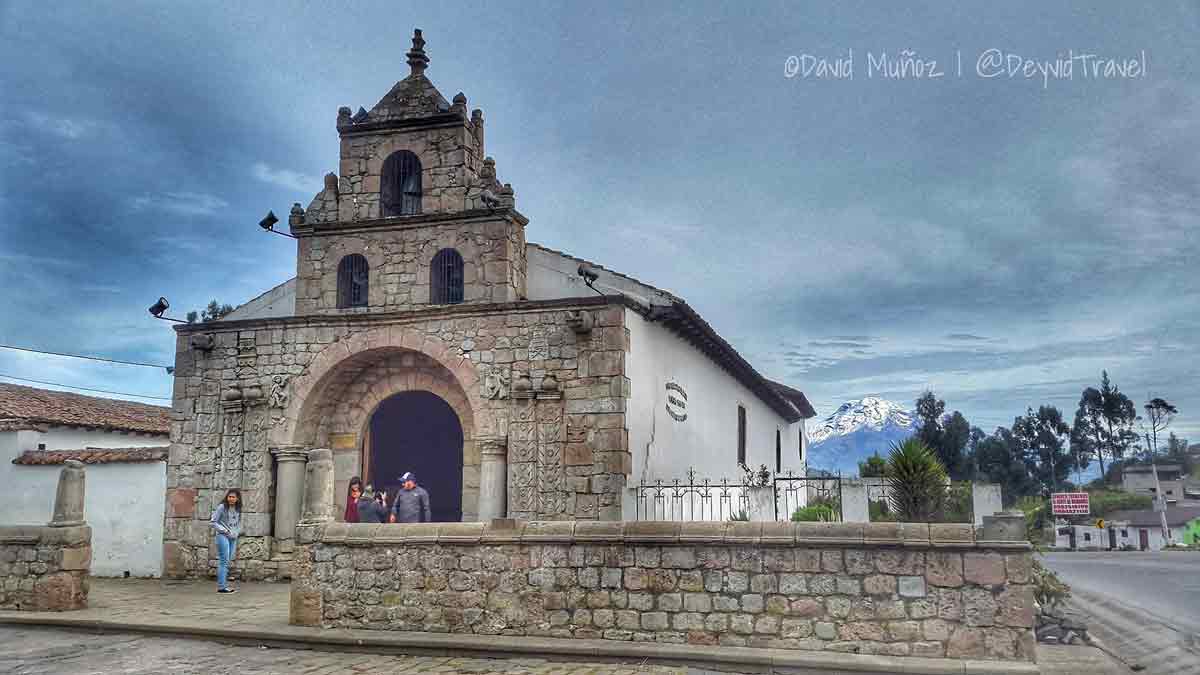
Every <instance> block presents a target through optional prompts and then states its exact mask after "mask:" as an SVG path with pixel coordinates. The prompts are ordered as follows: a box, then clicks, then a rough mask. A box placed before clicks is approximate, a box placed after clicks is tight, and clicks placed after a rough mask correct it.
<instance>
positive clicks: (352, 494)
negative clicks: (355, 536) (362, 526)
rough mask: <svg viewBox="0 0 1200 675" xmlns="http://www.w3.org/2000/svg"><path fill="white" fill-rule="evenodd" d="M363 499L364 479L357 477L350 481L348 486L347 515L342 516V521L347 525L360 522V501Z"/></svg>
mask: <svg viewBox="0 0 1200 675" xmlns="http://www.w3.org/2000/svg"><path fill="white" fill-rule="evenodd" d="M361 498H362V479H361V478H359V477H358V476H355V477H353V478H351V479H350V484H349V485H348V486H346V513H344V514H343V515H342V520H343V521H345V522H347V523H357V522H358V501H359V499H361Z"/></svg>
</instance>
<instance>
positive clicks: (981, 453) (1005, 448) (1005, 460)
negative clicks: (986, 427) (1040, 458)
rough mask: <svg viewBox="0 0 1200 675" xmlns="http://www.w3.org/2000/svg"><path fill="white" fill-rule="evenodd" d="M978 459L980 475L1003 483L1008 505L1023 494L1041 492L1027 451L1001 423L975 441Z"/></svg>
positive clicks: (1001, 484) (978, 475)
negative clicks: (998, 426)
mask: <svg viewBox="0 0 1200 675" xmlns="http://www.w3.org/2000/svg"><path fill="white" fill-rule="evenodd" d="M974 459H975V464H976V466H977V467H978V473H977V477H978V479H980V480H986V481H987V482H989V483H997V484H998V485H1000V491H1001V494H1003V495H1004V503H1005V505H1006V506H1012V505H1013V504H1014V503H1016V501H1017V499H1018V498H1019V497H1024V496H1028V495H1033V494H1036V493H1037V485H1036V483H1035V481H1034V480H1033V477H1032V475H1031V474H1030V472H1029V466H1028V465H1027V464H1026V463H1025V456H1024V453H1023V452H1022V449H1021V447H1020V444H1019V443H1018V442H1017V439H1016V438H1015V437H1014V436H1013V433H1012V431H1011V430H1009V429H1005V428H1004V427H1000V428H998V429H996V431H995V433H993V434H992V435H990V436H985V437H983V438H981V439H980V440H979V442H978V443H977V444H976V445H975V452H974Z"/></svg>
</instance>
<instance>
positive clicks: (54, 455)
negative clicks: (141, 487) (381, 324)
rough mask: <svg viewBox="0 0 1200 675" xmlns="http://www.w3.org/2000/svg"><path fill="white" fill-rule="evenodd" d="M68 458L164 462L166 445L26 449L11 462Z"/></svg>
mask: <svg viewBox="0 0 1200 675" xmlns="http://www.w3.org/2000/svg"><path fill="white" fill-rule="evenodd" d="M68 459H77V460H79V461H81V462H83V463H84V464H112V463H114V462H165V461H167V446H165V445H164V446H162V447H154V448H84V449H82V450H26V451H25V452H22V453H21V454H20V455H18V456H17V458H16V459H14V460H13V464H25V465H30V466H33V465H44V464H62V463H63V462H65V461H67V460H68Z"/></svg>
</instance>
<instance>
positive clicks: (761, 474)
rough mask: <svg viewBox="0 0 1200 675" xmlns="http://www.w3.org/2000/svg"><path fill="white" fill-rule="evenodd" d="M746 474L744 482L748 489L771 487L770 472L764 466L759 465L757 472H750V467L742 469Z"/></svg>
mask: <svg viewBox="0 0 1200 675" xmlns="http://www.w3.org/2000/svg"><path fill="white" fill-rule="evenodd" d="M742 470H743V471H744V472H745V473H746V477H745V479H744V482H745V484H746V485H747V486H749V487H771V470H770V469H768V468H767V465H766V464H760V465H759V467H758V471H751V470H750V467H746V466H744V467H742Z"/></svg>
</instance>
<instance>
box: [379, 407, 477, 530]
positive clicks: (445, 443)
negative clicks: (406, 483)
mask: <svg viewBox="0 0 1200 675" xmlns="http://www.w3.org/2000/svg"><path fill="white" fill-rule="evenodd" d="M369 426H370V428H369V430H368V435H367V441H366V454H367V457H366V459H367V462H366V471H364V473H365V474H366V476H365V478H366V480H367V481H368V482H370V483H372V484H373V485H374V487H375V489H376V490H378V489H380V488H382V489H384V490H387V493H388V503H389V506H390V505H391V501H392V496H393V495H395V494H396V492H397V491H398V490H400V489H401V487H400V475H401V474H403V473H404V472H406V471H411V472H413V473H414V474H416V475H417V484H418V485H420V486H421V487H423V488H425V490H426V491H427V492H429V510H430V512H431V515H432V517H433V521H434V522H458V521H461V520H462V472H463V430H462V424H461V423H460V422H459V420H458V415H457V414H455V412H454V409H453V408H451V407H450V405H449V404H448V403H446V401H445V400H443V399H442V398H441V397H440V396H438V395H436V394H432V393H430V392H427V391H406V392H402V393H399V394H396V395H394V396H391V397H389V398H387V399H385V400H384V401H383V402H382V403H380V404H379V407H378V408H376V409H375V412H374V414H372V415H371V422H370V424H369Z"/></svg>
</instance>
